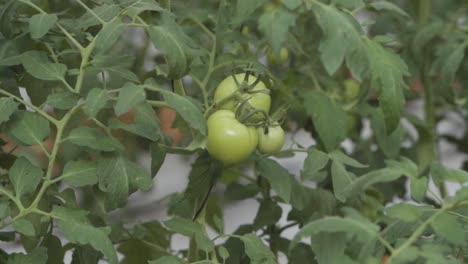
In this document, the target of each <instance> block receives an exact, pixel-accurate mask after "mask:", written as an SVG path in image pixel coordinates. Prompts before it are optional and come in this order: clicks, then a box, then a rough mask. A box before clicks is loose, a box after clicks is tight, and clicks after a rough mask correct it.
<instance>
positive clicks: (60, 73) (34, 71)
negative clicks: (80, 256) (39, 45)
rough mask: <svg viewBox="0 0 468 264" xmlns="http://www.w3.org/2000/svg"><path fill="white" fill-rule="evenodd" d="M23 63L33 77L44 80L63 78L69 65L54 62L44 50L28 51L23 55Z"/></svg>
mask: <svg viewBox="0 0 468 264" xmlns="http://www.w3.org/2000/svg"><path fill="white" fill-rule="evenodd" d="M21 63H22V64H23V66H24V68H25V69H26V71H27V72H28V73H29V74H31V75H32V76H33V77H35V78H37V79H40V80H44V81H56V80H63V79H64V77H65V73H66V72H67V66H66V65H65V64H61V63H52V62H50V61H49V59H48V58H47V55H46V54H45V53H44V52H39V51H28V52H25V53H23V54H22V55H21Z"/></svg>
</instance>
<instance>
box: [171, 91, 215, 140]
mask: <svg viewBox="0 0 468 264" xmlns="http://www.w3.org/2000/svg"><path fill="white" fill-rule="evenodd" d="M163 95H164V99H165V100H166V102H167V103H168V104H169V106H170V107H171V108H173V109H174V110H176V111H177V113H179V114H180V116H181V117H182V119H184V120H185V122H187V123H188V124H189V126H190V127H193V128H194V129H196V130H198V131H199V132H200V133H201V134H202V135H204V136H206V135H207V127H206V119H205V117H204V116H203V113H202V111H201V109H200V108H199V107H198V106H197V105H195V104H194V103H193V102H192V101H191V100H189V99H188V97H186V96H181V95H178V94H175V93H170V92H164V93H163Z"/></svg>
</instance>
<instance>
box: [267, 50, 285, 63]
mask: <svg viewBox="0 0 468 264" xmlns="http://www.w3.org/2000/svg"><path fill="white" fill-rule="evenodd" d="M288 59H289V51H288V49H287V48H284V47H283V48H281V49H280V54H279V58H278V56H277V55H276V54H274V53H273V52H272V51H270V52H268V54H267V60H268V64H269V65H276V64H283V63H285V62H286V61H287V60H288Z"/></svg>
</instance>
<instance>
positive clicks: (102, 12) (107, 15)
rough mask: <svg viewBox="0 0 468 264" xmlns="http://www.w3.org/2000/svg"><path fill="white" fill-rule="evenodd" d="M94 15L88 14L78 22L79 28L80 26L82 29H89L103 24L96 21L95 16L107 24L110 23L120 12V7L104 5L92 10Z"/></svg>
mask: <svg viewBox="0 0 468 264" xmlns="http://www.w3.org/2000/svg"><path fill="white" fill-rule="evenodd" d="M92 10H93V13H94V14H92V13H90V12H86V13H85V14H84V15H83V16H82V17H80V19H79V20H78V21H77V26H80V27H81V28H82V29H84V30H85V29H87V28H89V27H91V26H95V25H99V24H101V22H100V21H99V20H97V19H96V17H95V15H96V16H98V17H100V18H101V19H102V20H104V21H105V22H109V21H110V20H111V19H113V18H114V17H115V16H117V15H118V14H119V12H120V7H119V6H118V5H116V4H111V5H109V4H103V5H99V6H97V7H95V8H93V9H92Z"/></svg>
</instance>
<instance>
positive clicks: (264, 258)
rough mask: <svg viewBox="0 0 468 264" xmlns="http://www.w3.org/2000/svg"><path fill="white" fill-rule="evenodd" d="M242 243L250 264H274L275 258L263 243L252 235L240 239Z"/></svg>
mask: <svg viewBox="0 0 468 264" xmlns="http://www.w3.org/2000/svg"><path fill="white" fill-rule="evenodd" d="M240 239H241V240H242V242H244V248H245V253H246V254H247V256H248V257H249V258H250V260H251V261H252V263H264V264H275V263H276V258H275V256H274V255H273V253H272V252H271V251H270V250H269V249H268V248H267V246H266V245H265V244H264V243H263V241H262V240H261V239H260V238H258V237H257V236H255V235H253V234H247V235H244V236H242V237H241V238H240Z"/></svg>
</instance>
